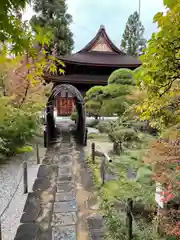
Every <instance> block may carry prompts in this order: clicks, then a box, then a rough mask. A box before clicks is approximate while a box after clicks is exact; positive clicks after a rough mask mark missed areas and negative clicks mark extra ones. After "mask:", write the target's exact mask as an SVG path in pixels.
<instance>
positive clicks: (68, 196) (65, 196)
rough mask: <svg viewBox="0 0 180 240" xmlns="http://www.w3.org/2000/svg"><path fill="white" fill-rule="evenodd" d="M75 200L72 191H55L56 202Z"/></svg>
mask: <svg viewBox="0 0 180 240" xmlns="http://www.w3.org/2000/svg"><path fill="white" fill-rule="evenodd" d="M71 200H75V193H74V192H65V193H56V197H55V201H56V202H64V201H71Z"/></svg>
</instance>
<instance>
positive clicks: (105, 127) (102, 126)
mask: <svg viewBox="0 0 180 240" xmlns="http://www.w3.org/2000/svg"><path fill="white" fill-rule="evenodd" d="M109 128H110V123H109V122H104V121H103V122H99V124H98V125H97V129H98V130H99V132H100V133H108V132H109Z"/></svg>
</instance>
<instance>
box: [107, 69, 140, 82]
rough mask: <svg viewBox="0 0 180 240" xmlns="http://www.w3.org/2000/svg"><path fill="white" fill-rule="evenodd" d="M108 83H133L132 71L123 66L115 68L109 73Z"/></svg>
mask: <svg viewBox="0 0 180 240" xmlns="http://www.w3.org/2000/svg"><path fill="white" fill-rule="evenodd" d="M108 84H122V85H135V81H134V79H133V71H132V70H130V69H125V68H120V69H117V70H115V71H114V72H113V73H112V74H111V75H110V77H109V79H108Z"/></svg>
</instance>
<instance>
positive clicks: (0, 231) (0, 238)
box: [0, 217, 2, 240]
mask: <svg viewBox="0 0 180 240" xmlns="http://www.w3.org/2000/svg"><path fill="white" fill-rule="evenodd" d="M1 227H2V226H1V217H0V240H2V229H1Z"/></svg>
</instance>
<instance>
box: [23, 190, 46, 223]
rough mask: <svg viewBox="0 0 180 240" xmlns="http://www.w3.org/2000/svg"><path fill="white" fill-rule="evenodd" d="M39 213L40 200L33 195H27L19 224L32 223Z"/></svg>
mask: <svg viewBox="0 0 180 240" xmlns="http://www.w3.org/2000/svg"><path fill="white" fill-rule="evenodd" d="M40 211H41V206H40V200H39V198H38V195H37V194H35V193H34V192H33V193H29V194H28V198H27V200H26V203H25V207H24V213H23V215H22V217H21V220H20V222H21V223H32V222H35V221H36V219H37V218H38V216H39V214H40Z"/></svg>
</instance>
